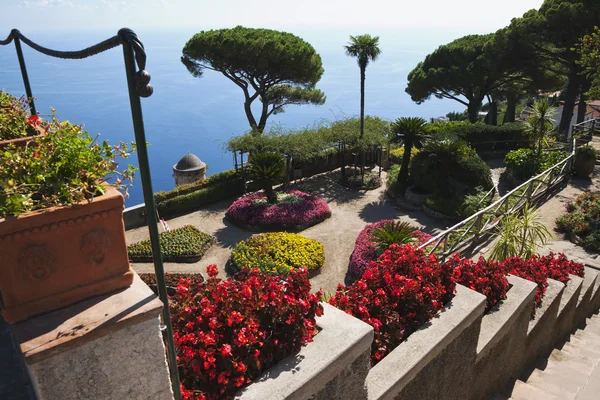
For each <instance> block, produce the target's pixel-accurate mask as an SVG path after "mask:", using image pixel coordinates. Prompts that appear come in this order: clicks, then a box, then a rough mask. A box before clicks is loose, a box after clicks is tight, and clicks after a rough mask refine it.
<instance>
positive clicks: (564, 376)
mask: <svg viewBox="0 0 600 400" xmlns="http://www.w3.org/2000/svg"><path fill="white" fill-rule="evenodd" d="M588 376H589V374H582V373H580V372H578V371H576V370H574V369H572V368H569V367H567V366H565V365H562V364H559V363H557V364H553V365H549V366H547V367H546V369H544V370H543V371H542V370H539V369H536V370H534V371H533V373H532V374H531V375H530V376H529V378H527V384H528V385H531V386H535V387H537V388H538V389H541V390H543V391H545V392H547V393H549V394H551V395H553V396H556V397H557V398H559V399H564V400H568V399H569V400H574V399H575V396H576V395H577V392H579V390H580V389H581V388H582V387H584V386H585V383H586V382H587V379H588Z"/></svg>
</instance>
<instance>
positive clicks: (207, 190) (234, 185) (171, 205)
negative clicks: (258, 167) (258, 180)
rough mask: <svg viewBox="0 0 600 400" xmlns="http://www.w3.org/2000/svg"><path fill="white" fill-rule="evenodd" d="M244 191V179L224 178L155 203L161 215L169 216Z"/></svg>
mask: <svg viewBox="0 0 600 400" xmlns="http://www.w3.org/2000/svg"><path fill="white" fill-rule="evenodd" d="M242 193H244V181H243V180H242V179H241V178H240V179H233V178H232V179H231V180H226V181H224V182H221V183H217V184H215V185H210V186H207V187H204V188H202V189H199V190H196V191H194V192H190V193H187V194H184V195H181V196H176V197H172V198H169V199H167V200H164V201H161V202H160V203H158V204H157V205H156V208H157V210H158V212H159V213H160V216H161V217H165V218H169V217H172V216H175V215H178V214H183V213H187V212H191V211H195V210H197V209H199V208H201V207H202V206H205V205H207V204H212V203H215V202H217V201H220V200H224V199H229V198H231V197H236V196H239V195H241V194H242Z"/></svg>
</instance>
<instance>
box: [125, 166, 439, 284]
mask: <svg viewBox="0 0 600 400" xmlns="http://www.w3.org/2000/svg"><path fill="white" fill-rule="evenodd" d="M338 177H339V171H332V172H329V173H325V174H321V175H318V176H315V177H312V178H308V179H305V180H303V181H301V182H298V183H297V184H295V185H294V187H295V188H297V189H299V190H303V191H306V192H308V193H311V194H314V195H316V196H319V197H320V198H322V199H324V200H325V201H327V203H329V206H330V207H331V212H332V216H331V218H329V219H327V220H325V221H324V222H322V223H320V224H318V225H315V226H313V227H311V228H308V229H306V230H305V231H303V232H302V234H303V235H304V236H306V237H308V238H311V239H316V240H318V241H320V242H321V243H323V245H324V247H325V265H324V267H323V268H322V270H321V272H320V274H318V275H316V276H315V277H313V278H312V279H311V283H312V286H313V288H315V289H318V288H322V289H323V290H326V291H334V290H335V288H336V286H337V284H338V283H342V282H344V281H345V279H346V273H347V272H348V261H349V258H350V255H351V254H352V251H353V249H354V242H355V241H356V237H357V236H358V233H359V232H360V231H361V230H362V229H363V228H364V226H365V225H366V224H368V223H371V222H376V221H379V220H382V219H396V220H402V221H409V222H412V223H413V224H415V225H417V226H419V227H421V229H422V230H424V231H425V232H428V233H437V232H439V231H440V229H445V228H447V227H448V226H449V225H448V224H447V223H445V222H444V221H440V220H437V219H433V218H431V217H429V216H427V215H425V214H424V213H423V212H422V211H408V210H403V209H401V208H399V207H398V206H397V205H396V204H395V203H394V202H393V201H392V200H389V199H387V198H386V197H385V194H384V187H380V188H378V189H376V190H371V191H366V192H365V191H356V190H351V189H347V188H345V187H343V186H341V185H340V184H339V183H338ZM382 177H383V178H384V179H385V172H383V173H382ZM232 201H233V199H231V200H226V201H221V202H218V203H215V204H212V205H210V206H208V207H206V208H204V209H202V210H200V211H196V212H193V213H190V214H187V215H184V216H181V217H178V218H174V219H172V220H169V221H168V223H169V226H170V227H171V228H178V227H181V226H183V225H186V224H191V225H194V226H196V227H197V228H198V229H200V230H202V231H204V232H208V233H210V234H212V235H214V236H215V237H216V238H217V243H216V244H215V245H213V246H212V247H211V248H210V250H209V251H208V252H207V253H206V255H205V256H204V257H203V258H202V260H200V261H199V262H197V263H193V264H180V263H165V270H166V271H167V272H205V271H206V269H205V266H206V265H208V264H216V265H217V266H218V267H219V269H220V275H221V276H223V277H225V276H226V272H225V271H224V268H223V267H224V266H225V264H226V262H227V260H228V259H229V256H230V254H231V249H232V247H233V246H234V245H235V244H236V243H237V242H239V241H240V240H244V239H247V238H248V237H250V236H251V235H252V234H253V233H254V232H248V231H245V230H243V229H241V228H238V227H236V226H234V225H232V224H231V223H229V222H228V221H226V220H224V215H225V210H226V209H227V207H228V206H229V205H230V204H231V202H232ZM147 236H148V233H147V229H146V228H145V227H143V228H138V229H134V230H130V231H127V242H128V244H131V243H134V242H136V241H138V240H141V239H144V238H146V237H147ZM133 267H134V269H135V270H136V271H138V272H153V271H154V266H153V264H151V263H135V264H133Z"/></svg>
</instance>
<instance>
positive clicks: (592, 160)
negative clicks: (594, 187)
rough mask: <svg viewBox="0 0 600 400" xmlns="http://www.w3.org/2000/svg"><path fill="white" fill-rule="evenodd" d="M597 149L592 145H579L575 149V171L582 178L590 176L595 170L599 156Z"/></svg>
mask: <svg viewBox="0 0 600 400" xmlns="http://www.w3.org/2000/svg"><path fill="white" fill-rule="evenodd" d="M597 155H598V154H597V152H596V149H594V148H593V147H592V146H590V145H585V146H581V147H578V148H577V150H575V164H574V167H575V173H576V174H577V176H580V177H582V178H588V177H589V176H590V174H591V173H592V172H593V171H594V166H595V165H596V157H597Z"/></svg>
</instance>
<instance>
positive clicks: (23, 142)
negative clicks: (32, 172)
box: [0, 126, 46, 150]
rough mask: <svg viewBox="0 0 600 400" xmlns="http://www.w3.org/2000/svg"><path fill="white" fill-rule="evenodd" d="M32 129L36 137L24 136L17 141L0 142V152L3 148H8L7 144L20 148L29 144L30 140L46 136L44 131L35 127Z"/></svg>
mask: <svg viewBox="0 0 600 400" xmlns="http://www.w3.org/2000/svg"><path fill="white" fill-rule="evenodd" d="M33 129H35V130H36V131H37V132H38V134H37V135H32V136H25V137H22V138H18V139H10V140H0V150H2V149H4V148H5V147H8V145H9V144H14V145H15V146H17V147H22V146H25V145H26V144H27V143H29V142H31V141H32V140H35V139H37V138H41V137H43V136H46V131H45V130H44V129H42V128H40V127H37V126H36V127H34V128H33Z"/></svg>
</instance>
